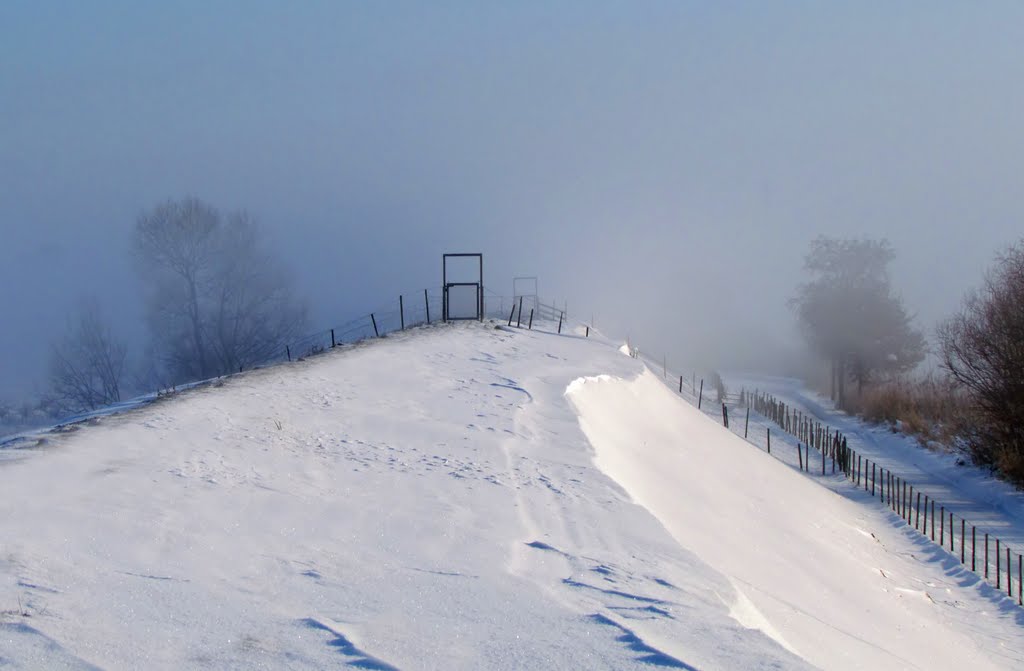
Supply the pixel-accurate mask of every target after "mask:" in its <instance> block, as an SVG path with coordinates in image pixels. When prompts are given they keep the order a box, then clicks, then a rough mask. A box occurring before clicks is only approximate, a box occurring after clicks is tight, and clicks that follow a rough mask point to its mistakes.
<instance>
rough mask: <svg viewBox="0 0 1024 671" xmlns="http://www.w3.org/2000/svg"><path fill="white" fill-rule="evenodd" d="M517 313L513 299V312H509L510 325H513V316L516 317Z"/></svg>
mask: <svg viewBox="0 0 1024 671" xmlns="http://www.w3.org/2000/svg"><path fill="white" fill-rule="evenodd" d="M515 315H516V303H515V301H512V312H509V313H508V325H509V326H512V317H515Z"/></svg>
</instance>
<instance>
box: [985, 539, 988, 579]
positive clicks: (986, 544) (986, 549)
mask: <svg viewBox="0 0 1024 671" xmlns="http://www.w3.org/2000/svg"><path fill="white" fill-rule="evenodd" d="M985 580H988V532H986V533H985Z"/></svg>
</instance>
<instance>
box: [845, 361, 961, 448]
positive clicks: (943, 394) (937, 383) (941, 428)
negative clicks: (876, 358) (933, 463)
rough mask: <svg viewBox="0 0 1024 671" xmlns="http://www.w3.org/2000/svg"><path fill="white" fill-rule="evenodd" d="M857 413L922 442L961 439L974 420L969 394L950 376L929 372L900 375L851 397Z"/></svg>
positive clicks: (951, 441)
mask: <svg viewBox="0 0 1024 671" xmlns="http://www.w3.org/2000/svg"><path fill="white" fill-rule="evenodd" d="M848 401H849V404H850V405H851V406H852V408H853V411H854V412H856V414H858V415H860V416H861V417H863V418H864V419H865V420H867V421H869V422H874V423H876V424H891V425H893V426H894V427H899V428H898V429H897V430H899V431H902V432H903V433H905V434H907V435H910V436H914V437H915V438H917V439H918V440H919V441H920V442H921V444H922V445H926V446H928V445H929V444H930V443H932V442H939V443H942V444H943V445H946V446H953V445H954V444H956V443H958V442H959V441H960V440H961V439H962V438H963V437H964V434H965V433H966V432H967V431H968V430H969V427H970V426H971V424H972V420H971V418H972V408H971V400H970V398H969V397H968V396H967V395H966V394H965V393H963V392H962V391H960V390H959V389H958V388H957V387H956V386H955V385H954V384H952V383H951V382H950V381H949V380H947V379H944V378H941V377H936V376H934V375H927V376H925V377H921V378H914V379H911V378H899V379H896V380H892V381H889V382H886V383H883V384H879V385H876V386H872V387H870V388H868V389H865V390H864V393H863V394H861V395H860V396H855V397H851V398H849V399H848Z"/></svg>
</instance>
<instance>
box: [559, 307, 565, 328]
mask: <svg viewBox="0 0 1024 671" xmlns="http://www.w3.org/2000/svg"><path fill="white" fill-rule="evenodd" d="M564 316H565V313H564V312H559V313H558V332H559V333H561V332H562V317H564Z"/></svg>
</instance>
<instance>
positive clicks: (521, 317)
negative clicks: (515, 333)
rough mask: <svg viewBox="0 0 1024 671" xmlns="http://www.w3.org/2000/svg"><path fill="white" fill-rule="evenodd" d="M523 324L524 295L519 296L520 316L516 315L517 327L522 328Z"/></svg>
mask: <svg viewBox="0 0 1024 671" xmlns="http://www.w3.org/2000/svg"><path fill="white" fill-rule="evenodd" d="M522 325H523V297H522V296H520V297H519V316H518V317H516V328H520V327H522Z"/></svg>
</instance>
